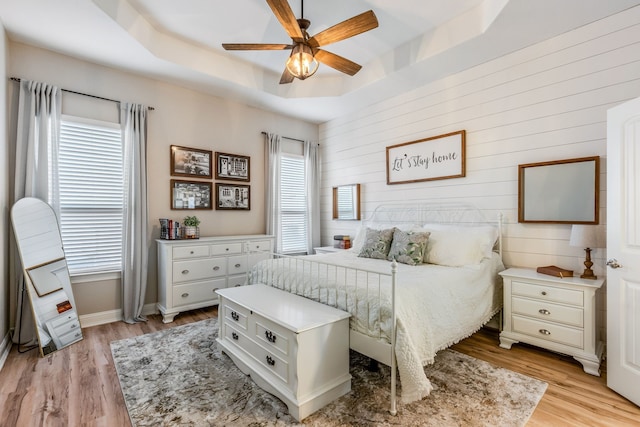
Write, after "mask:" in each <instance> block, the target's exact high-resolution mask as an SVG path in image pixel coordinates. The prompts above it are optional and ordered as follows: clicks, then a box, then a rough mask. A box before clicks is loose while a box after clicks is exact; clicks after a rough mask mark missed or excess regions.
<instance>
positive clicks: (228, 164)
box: [216, 151, 250, 182]
mask: <svg viewBox="0 0 640 427" xmlns="http://www.w3.org/2000/svg"><path fill="white" fill-rule="evenodd" d="M249 160H250V158H249V157H247V156H239V155H237V154H226V153H218V152H217V151H216V179H229V180H235V181H247V182H249V180H250V179H249V174H250V168H249Z"/></svg>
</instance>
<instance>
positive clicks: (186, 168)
mask: <svg viewBox="0 0 640 427" xmlns="http://www.w3.org/2000/svg"><path fill="white" fill-rule="evenodd" d="M171 176H187V177H192V178H209V179H211V151H209V150H199V149H197V148H188V147H180V146H177V145H172V146H171Z"/></svg>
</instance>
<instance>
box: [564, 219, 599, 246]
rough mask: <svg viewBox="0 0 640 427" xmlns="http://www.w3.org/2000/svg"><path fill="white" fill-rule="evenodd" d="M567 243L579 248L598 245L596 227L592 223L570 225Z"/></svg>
mask: <svg viewBox="0 0 640 427" xmlns="http://www.w3.org/2000/svg"><path fill="white" fill-rule="evenodd" d="M569 245H570V246H578V247H581V248H597V247H599V239H598V228H597V227H596V226H594V225H580V224H574V225H572V226H571V237H570V238H569Z"/></svg>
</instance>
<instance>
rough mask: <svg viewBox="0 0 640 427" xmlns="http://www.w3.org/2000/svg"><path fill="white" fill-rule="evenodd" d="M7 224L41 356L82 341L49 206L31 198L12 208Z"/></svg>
mask: <svg viewBox="0 0 640 427" xmlns="http://www.w3.org/2000/svg"><path fill="white" fill-rule="evenodd" d="M11 223H12V225H13V232H14V234H15V236H16V242H17V246H18V253H19V254H20V261H21V262H22V268H23V283H24V286H25V288H26V290H27V294H28V296H29V300H30V301H31V308H32V313H33V319H34V324H35V327H36V334H37V337H38V344H39V346H40V354H41V355H43V356H44V355H46V354H49V353H51V352H53V351H55V350H59V349H61V348H63V347H66V346H68V345H69V344H72V343H74V342H76V341H79V340H81V339H82V330H81V329H80V321H79V320H78V314H77V311H76V303H75V300H74V298H73V291H72V289H71V279H70V277H69V270H68V269H67V262H66V260H65V256H64V250H63V247H62V239H61V237H60V229H59V228H58V221H57V219H56V215H55V213H54V212H53V209H51V206H49V205H48V204H46V203H45V202H43V201H42V200H40V199H36V198H32V197H25V198H24V199H20V200H18V201H17V202H16V203H15V204H14V205H13V207H12V208H11Z"/></svg>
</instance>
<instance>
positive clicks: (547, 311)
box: [538, 308, 551, 316]
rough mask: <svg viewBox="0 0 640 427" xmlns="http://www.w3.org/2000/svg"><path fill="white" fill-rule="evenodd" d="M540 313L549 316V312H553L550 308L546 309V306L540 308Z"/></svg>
mask: <svg viewBox="0 0 640 427" xmlns="http://www.w3.org/2000/svg"><path fill="white" fill-rule="evenodd" d="M538 313H540V314H544V315H547V316H548V315H549V314H551V312H550V311H549V310H547V309H544V308H541V309H540V310H538Z"/></svg>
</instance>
